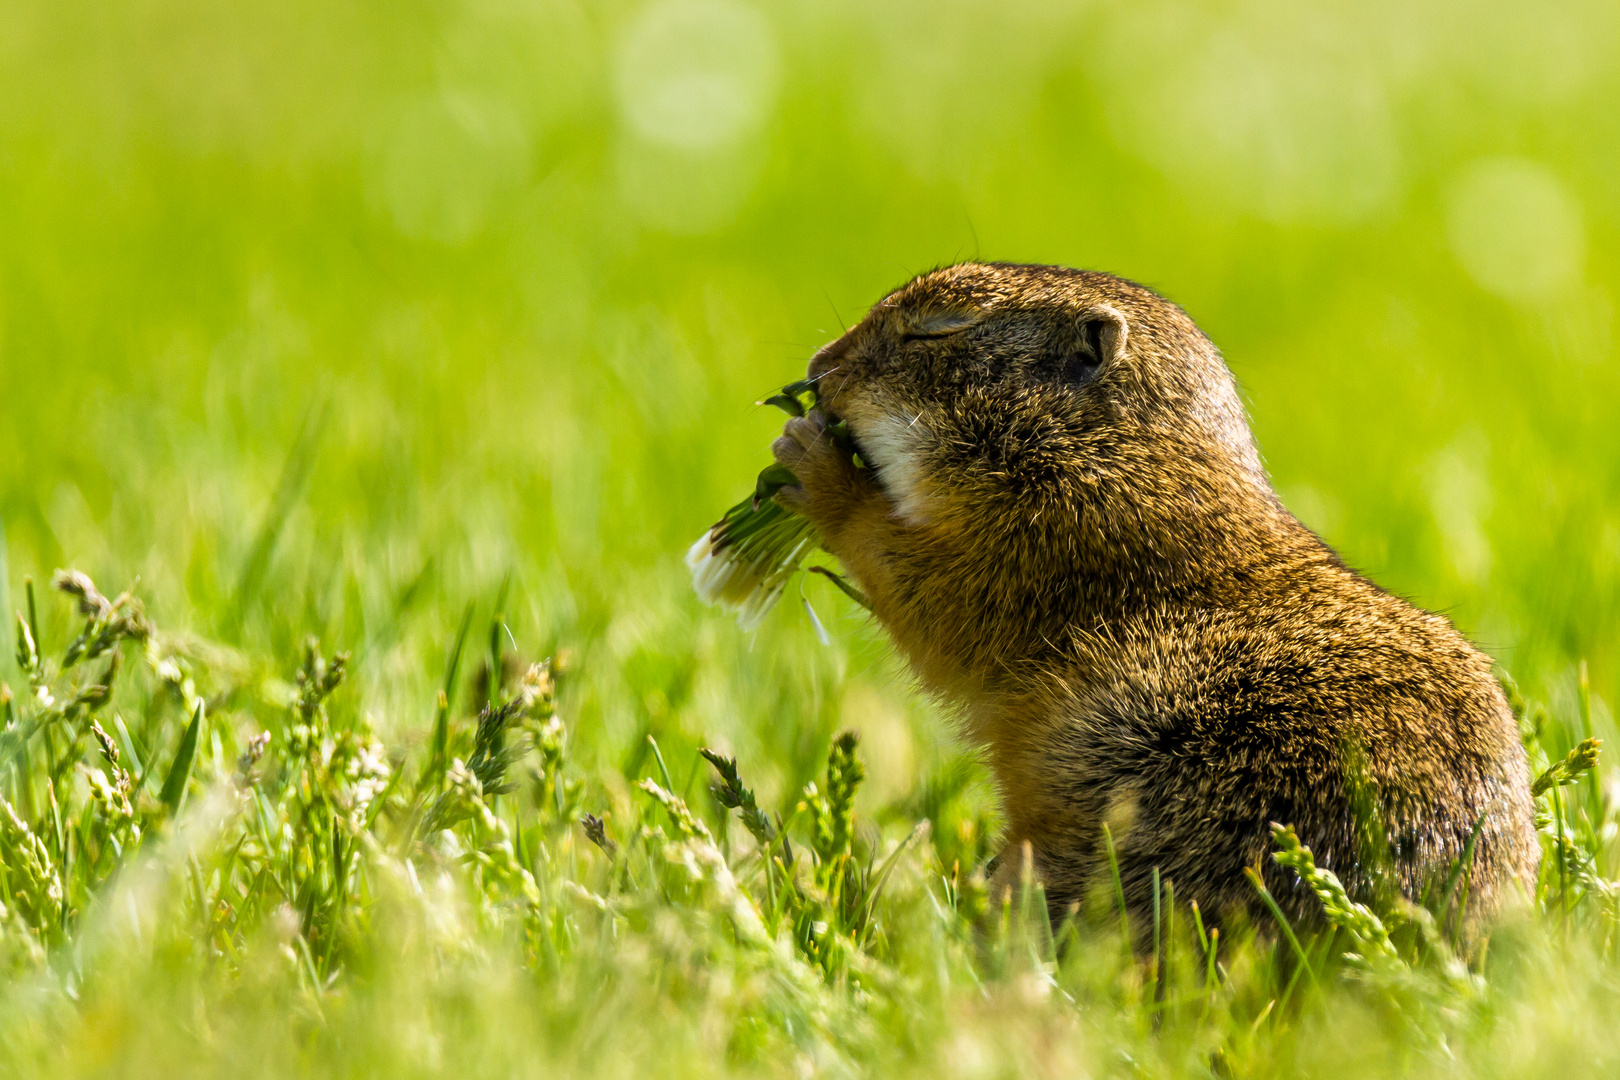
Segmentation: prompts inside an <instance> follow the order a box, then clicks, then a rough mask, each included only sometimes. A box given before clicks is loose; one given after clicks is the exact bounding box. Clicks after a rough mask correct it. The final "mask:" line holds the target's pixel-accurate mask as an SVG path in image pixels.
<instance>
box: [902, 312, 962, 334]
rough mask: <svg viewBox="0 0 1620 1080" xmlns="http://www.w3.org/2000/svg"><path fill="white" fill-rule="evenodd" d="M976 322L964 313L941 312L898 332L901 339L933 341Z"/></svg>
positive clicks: (958, 331) (956, 332)
mask: <svg viewBox="0 0 1620 1080" xmlns="http://www.w3.org/2000/svg"><path fill="white" fill-rule="evenodd" d="M977 324H978V320H977V319H974V318H970V317H968V316H966V315H958V314H955V313H950V312H942V313H940V314H938V315H929V316H925V317H924V318H922V319H920V320H918V321H917V322H916V323H915V324H913V325H911V326H908V327H907V328H906V329H905V330H904V331H902V332H901V334H900V340H901V341H933V340H934V339H936V338H947V337H953V336H955V335H956V334H960V333H962V332H963V331H965V330H971V329H973V327H974V326H976V325H977Z"/></svg>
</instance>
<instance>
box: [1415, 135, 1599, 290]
mask: <svg viewBox="0 0 1620 1080" xmlns="http://www.w3.org/2000/svg"><path fill="white" fill-rule="evenodd" d="M1446 211H1447V212H1446V231H1447V235H1448V239H1449V240H1450V241H1451V250H1452V251H1453V252H1454V253H1455V254H1456V256H1457V259H1458V261H1459V262H1461V263H1462V265H1463V269H1465V270H1467V271H1468V274H1469V276H1470V277H1472V278H1473V279H1474V281H1475V282H1477V283H1478V284H1479V286H1480V287H1481V288H1483V289H1485V290H1487V291H1489V292H1492V293H1494V294H1496V295H1497V296H1500V297H1502V298H1504V299H1507V300H1513V301H1517V302H1521V303H1536V302H1540V301H1545V300H1548V299H1551V298H1552V297H1554V296H1556V295H1558V294H1559V293H1561V292H1563V291H1565V290H1566V289H1568V288H1569V287H1570V286H1572V285H1575V284H1577V283H1578V282H1579V281H1580V278H1581V274H1582V270H1583V268H1584V264H1585V261H1586V233H1585V226H1584V223H1583V221H1582V214H1581V207H1580V204H1579V203H1578V202H1576V200H1575V197H1574V196H1573V195H1571V194H1570V192H1569V190H1568V189H1567V188H1565V186H1564V185H1563V184H1562V183H1560V182H1559V180H1558V178H1557V177H1556V176H1554V175H1553V174H1552V173H1551V172H1550V171H1548V170H1547V168H1546V167H1544V166H1542V165H1540V164H1538V163H1537V162H1534V161H1529V160H1526V159H1523V158H1490V159H1486V160H1483V161H1478V162H1475V163H1474V164H1473V165H1472V166H1470V167H1469V168H1468V169H1467V170H1466V171H1465V172H1464V173H1463V175H1462V176H1461V177H1459V178H1458V179H1457V181H1456V182H1455V183H1454V184H1453V185H1452V188H1451V192H1450V197H1449V199H1448V204H1447V208H1446Z"/></svg>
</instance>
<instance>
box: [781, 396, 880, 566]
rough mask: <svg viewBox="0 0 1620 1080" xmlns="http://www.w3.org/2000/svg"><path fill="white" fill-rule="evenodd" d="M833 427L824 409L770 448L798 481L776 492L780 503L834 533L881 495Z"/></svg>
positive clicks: (790, 426) (791, 426) (789, 427)
mask: <svg viewBox="0 0 1620 1080" xmlns="http://www.w3.org/2000/svg"><path fill="white" fill-rule="evenodd" d="M828 426H829V420H828V417H827V414H826V413H824V412H822V411H821V410H820V409H812V410H811V411H810V412H809V413H808V414H806V415H804V416H800V417H795V418H794V419H792V420H789V421H788V422H787V424H786V426H784V427H783V429H782V435H781V437H780V438H778V439H777V440H776V441H775V442H774V443H772V444H771V453H772V454H774V455H775V457H776V461H777V464H779V465H782V466H784V467H786V468H787V470H788V471H789V472H791V473H792V474H793V475H794V476H795V477H797V478H798V483H796V484H788V485H787V486H785V487H783V488H781V489H780V490H778V491H777V492H776V495H775V499H776V501H777V502H778V503H780V504H781V505H782V506H783V507H785V508H787V509H788V510H791V511H793V512H794V513H796V514H803V515H804V516H805V517H807V518H809V519H810V520H811V521H812V522H814V523H815V525H816V527H817V528H819V529H820V530H821V531H822V532H823V533H824V534H828V535H831V534H833V533H835V532H837V531H838V529H839V528H840V527H841V526H842V525H843V524H844V522H846V521H847V520H848V519H849V517H850V515H851V513H852V512H853V511H854V509H855V508H856V507H857V506H859V505H860V504H862V503H863V502H865V501H867V500H869V499H871V498H873V497H874V496H877V495H878V494H879V493H878V488H877V485H876V484H875V483H874V482H873V480H872V477H871V474H870V472H869V471H868V470H866V469H863V468H860V467H858V466H857V465H856V464H855V461H854V455H853V453H852V452H851V451H850V450H849V449H848V448H847V447H840V446H839V445H838V443H837V442H836V441H835V440H834V439H833V436H832V432H831V431H829V430H828Z"/></svg>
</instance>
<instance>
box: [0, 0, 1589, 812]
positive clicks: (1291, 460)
mask: <svg viewBox="0 0 1620 1080" xmlns="http://www.w3.org/2000/svg"><path fill="white" fill-rule="evenodd" d="M1616 102H1620V7H1617V6H1616V5H1614V4H1612V3H1607V2H1594V3H1585V4H1548V5H1533V6H1532V5H1523V4H1515V3H1507V2H1497V0H1491V2H1489V3H1483V4H1482V3H1479V2H1470V3H1462V2H1439V3H1410V2H1400V3H1395V2H1386V0H1370V2H1368V0H1359V2H1355V3H1319V4H1308V5H1302V4H1295V3H1285V2H1266V0H1260V2H1244V0H1232V2H1221V3H1205V4H1188V3H1182V2H1174V3H1172V2H1168V0H1150V2H1134V3H1081V4H1059V3H1052V2H1034V0H998V2H995V3H990V2H980V0H943V2H941V0H935V2H933V3H920V2H915V3H913V2H904V3H901V2H895V3H879V4H874V3H871V2H860V3H857V2H853V0H813V2H812V0H800V2H793V3H780V4H769V5H767V4H753V3H745V2H743V0H655V2H653V3H650V4H627V3H616V2H610V3H593V4H570V3H556V2H549V0H465V2H460V0H434V2H419V0H396V2H394V3H386V4H385V3H356V2H344V0H323V2H320V3H314V2H309V0H279V2H276V3H268V2H240V0H239V2H233V3H222V2H218V0H116V2H110V0H98V2H95V3H89V2H81V0H6V2H5V3H4V4H3V6H0V522H3V525H4V541H5V542H4V545H3V546H0V551H3V552H4V555H5V558H6V560H7V566H6V567H5V572H4V573H3V574H0V592H9V600H8V599H7V597H6V596H4V595H0V601H6V603H7V606H8V607H15V606H17V605H18V604H19V603H20V594H19V589H20V584H21V581H22V578H23V576H24V575H32V576H33V577H34V578H35V579H36V580H38V579H40V578H41V577H43V576H48V574H49V573H50V571H51V570H52V569H53V568H54V567H56V566H65V565H73V566H77V567H80V568H82V569H84V570H86V571H88V572H90V573H92V574H93V575H95V577H96V578H97V580H98V581H99V582H100V583H101V584H102V585H103V586H104V587H105V588H107V589H108V590H109V591H112V590H115V589H119V588H124V587H127V586H128V585H129V584H130V583H131V582H132V581H133V580H134V579H135V578H137V577H138V578H139V581H140V584H139V590H140V592H141V593H142V595H144V596H145V597H146V598H147V599H148V602H149V606H150V608H151V610H152V613H153V616H154V618H155V620H156V621H157V622H158V624H159V625H160V626H163V627H166V628H168V629H170V630H175V631H184V632H191V633H195V634H197V635H199V636H202V637H208V638H214V639H218V640H221V641H224V642H226V643H235V644H240V645H244V646H254V647H255V648H257V647H259V646H264V645H268V646H270V647H271V648H272V650H273V651H274V653H275V654H276V655H279V656H282V657H284V658H288V665H289V667H290V663H291V659H290V658H291V657H292V656H293V655H294V654H295V652H296V650H297V648H298V645H299V642H300V641H301V640H302V638H303V636H304V635H305V634H309V633H315V634H318V635H320V636H321V638H322V639H323V641H324V642H325V643H326V644H327V645H328V646H330V647H337V648H348V649H351V650H353V651H354V652H355V654H356V661H355V663H356V672H357V682H358V686H359V688H358V690H356V691H353V692H355V693H357V694H358V695H359V701H360V703H361V706H362V707H363V708H364V709H365V711H367V712H368V713H370V714H371V715H372V717H373V720H374V722H375V723H376V724H377V725H378V726H379V727H380V728H381V729H383V730H384V731H385V732H388V733H390V734H391V735H393V736H395V737H398V738H402V739H405V740H407V741H408V740H410V739H412V738H419V737H420V734H419V733H420V732H421V730H422V729H423V727H424V726H425V724H426V723H427V721H428V719H429V717H430V715H431V709H432V695H433V687H434V686H435V685H436V684H437V682H438V681H439V679H440V677H441V672H442V666H443V663H444V660H443V657H444V654H445V652H446V651H447V650H448V648H449V646H450V642H451V641H452V640H453V638H454V635H455V628H456V626H457V625H458V624H459V621H460V619H461V615H462V611H463V609H464V606H465V605H466V604H467V603H468V602H475V603H476V604H477V605H480V606H481V610H483V611H484V612H486V613H487V612H488V611H489V610H490V609H491V607H492V605H493V604H494V603H495V598H496V596H497V595H498V594H499V592H500V589H501V585H502V582H503V581H505V580H506V579H507V578H508V576H509V575H510V581H511V591H510V596H509V599H508V601H507V604H506V605H505V606H506V609H507V613H508V617H509V620H510V622H511V626H512V632H513V635H514V639H515V640H516V641H517V643H518V644H519V646H520V648H521V649H522V650H523V651H525V652H528V653H545V652H550V651H552V650H554V649H556V648H558V647H564V646H566V647H568V648H570V649H572V650H574V653H575V655H576V670H577V672H578V675H577V676H576V677H575V679H574V683H573V688H572V690H571V691H570V693H571V694H572V697H571V699H570V704H569V705H568V709H569V715H570V722H571V724H572V725H573V729H574V731H575V734H576V737H577V738H578V739H579V740H580V742H581V745H582V746H583V747H584V752H586V753H587V754H590V753H595V754H601V755H608V756H610V757H622V756H624V755H629V754H634V753H638V752H639V750H638V748H639V747H640V746H642V745H643V743H642V741H641V740H640V739H639V738H638V737H637V736H638V735H639V734H640V733H642V732H645V731H654V732H656V733H658V734H659V736H660V738H661V739H663V740H665V741H666V743H668V742H670V741H673V742H675V743H676V744H677V745H679V744H682V743H683V742H684V744H685V745H686V746H687V747H688V749H689V748H690V746H692V745H695V744H696V742H697V741H699V740H706V741H707V742H708V743H709V744H710V745H722V746H728V747H731V748H733V749H734V750H735V751H736V752H738V753H740V754H741V755H742V756H743V757H744V759H745V762H746V763H748V764H750V766H751V768H752V770H753V774H754V775H760V774H762V773H763V774H764V775H765V776H766V777H770V776H771V775H772V770H776V778H775V779H774V780H771V779H766V782H765V784H764V785H763V786H765V787H766V788H767V789H768V790H780V787H781V785H782V784H783V783H790V782H802V780H803V779H805V778H807V777H808V770H810V769H812V768H813V767H814V766H815V764H816V762H817V759H818V758H819V757H820V755H821V754H822V753H823V751H824V747H825V740H826V735H827V733H828V732H830V731H831V730H833V729H834V728H835V727H837V726H838V725H840V724H850V723H853V724H855V725H857V726H861V727H862V728H863V729H864V730H865V731H866V732H867V739H868V751H867V754H866V756H867V759H868V760H869V761H870V762H871V764H872V768H873V771H874V774H875V779H876V785H875V789H874V790H875V792H876V795H877V796H885V795H887V796H891V797H892V796H893V795H895V794H896V793H898V792H901V791H904V790H906V789H907V788H908V787H909V786H910V784H911V783H912V777H913V775H914V772H915V770H916V768H917V767H919V763H920V762H922V761H924V760H925V759H927V758H929V757H930V756H934V755H938V754H939V753H941V752H942V751H941V749H940V748H941V747H942V746H945V745H948V744H946V743H945V742H944V741H943V740H944V738H945V737H944V735H943V733H942V729H941V727H940V726H939V725H938V724H936V723H935V722H934V721H933V720H932V719H930V718H929V717H928V715H927V714H926V711H925V710H923V708H922V707H921V706H919V705H917V704H916V703H915V702H914V701H913V700H912V698H911V696H910V695H909V693H908V691H907V688H906V684H905V681H904V678H903V677H902V676H901V674H900V673H899V672H898V671H897V670H896V668H895V666H894V664H893V662H892V661H891V660H889V659H888V658H887V653H886V650H885V647H884V646H883V644H882V642H881V639H880V638H879V637H878V636H877V635H876V634H875V633H874V632H873V631H871V630H870V629H869V628H866V627H864V626H863V623H862V621H861V619H859V618H858V617H857V613H855V612H853V611H851V609H850V605H849V604H847V603H846V602H844V601H842V599H841V598H839V597H837V595H836V594H834V593H833V592H832V590H831V589H830V588H828V587H827V586H826V585H825V583H821V584H816V585H807V586H806V594H807V595H809V596H810V597H811V599H813V600H814V602H815V604H816V606H817V610H818V611H819V612H820V613H821V616H822V618H823V619H824V620H825V621H826V622H827V623H828V624H829V627H830V628H831V629H832V631H833V635H834V638H835V643H834V645H833V646H832V647H830V648H823V647H821V646H820V645H818V644H816V642H815V638H814V635H813V634H812V633H811V631H810V629H809V628H808V623H807V620H806V618H805V616H804V615H803V613H802V611H801V610H799V609H798V606H797V598H796V596H795V595H794V594H793V593H792V592H790V594H789V598H788V599H789V602H788V603H784V604H783V605H782V608H781V610H779V611H778V612H776V613H775V614H774V615H773V616H772V617H771V619H770V620H769V621H768V623H767V625H766V627H765V628H764V629H763V630H762V631H761V632H760V633H759V635H758V637H757V640H754V641H749V640H747V639H746V638H744V637H743V636H742V635H741V634H740V633H739V632H738V631H737V630H736V628H735V627H734V626H733V625H731V624H730V623H729V622H728V621H727V620H726V619H725V618H724V617H723V616H721V615H718V614H715V613H712V612H707V611H704V610H703V609H701V608H700V607H699V606H698V604H697V603H696V601H695V600H694V599H693V598H692V597H691V596H690V594H689V589H688V587H687V583H686V577H685V571H684V569H683V568H682V566H681V561H680V560H681V555H682V553H683V552H684V549H685V547H686V545H687V544H688V543H689V542H690V541H691V540H692V539H693V538H694V537H695V536H696V535H697V534H698V533H699V532H700V531H701V530H702V529H703V528H704V527H706V526H707V525H708V524H709V523H710V522H711V521H712V520H713V519H714V518H715V517H716V515H717V514H718V512H719V511H720V510H722V509H723V508H724V507H725V506H727V505H729V504H730V503H731V502H732V501H734V500H735V498H736V497H738V496H739V495H740V494H741V493H742V492H743V491H744V490H746V489H747V487H748V485H749V484H750V483H751V481H752V477H753V474H754V472H755V471H757V469H758V468H759V467H761V466H762V465H763V464H765V462H766V461H767V451H766V448H767V446H768V443H769V440H770V438H771V436H772V434H773V432H774V430H775V429H776V427H777V426H778V424H779V422H780V420H781V417H780V415H779V414H777V413H775V412H774V410H769V409H759V408H756V407H754V406H753V404H752V402H753V401H754V400H755V399H756V398H758V397H760V396H761V395H762V394H763V393H765V392H768V391H769V390H770V389H771V388H773V387H775V386H779V385H780V384H781V383H783V382H784V381H786V380H788V379H789V378H792V377H794V376H795V375H796V373H798V372H800V371H801V370H802V367H803V364H804V362H805V360H806V358H807V357H808V356H809V354H810V353H811V352H812V351H813V350H814V348H816V347H817V346H818V345H820V344H821V343H823V342H825V341H827V340H829V339H830V338H832V337H834V336H836V335H837V334H838V332H839V330H840V326H841V325H842V324H847V323H849V322H852V321H853V320H855V319H856V318H858V317H859V316H860V314H861V313H862V312H863V310H864V309H865V307H866V306H867V305H869V304H870V303H872V302H873V301H874V300H876V299H877V298H878V297H879V296H880V295H881V294H882V293H883V292H884V291H885V290H887V289H888V288H890V287H892V286H894V285H896V284H898V283H900V282H901V281H903V280H904V279H906V278H907V277H908V276H910V275H911V274H914V273H916V272H918V271H921V270H924V269H927V268H929V267H931V266H934V265H937V264H940V263H946V262H950V261H953V260H957V259H963V258H969V257H975V256H977V257H985V258H995V259H1008V260H1018V261H1038V262H1055V263H1064V264H1069V265H1075V266H1083V267H1089V268H1096V269H1103V270H1108V271H1112V272H1114V273H1118V274H1121V275H1124V276H1127V277H1130V278H1133V279H1136V280H1138V281H1141V282H1144V283H1146V284H1148V285H1150V286H1152V287H1154V288H1156V289H1158V290H1160V291H1161V292H1163V293H1164V294H1166V295H1167V296H1169V297H1170V298H1172V299H1174V300H1176V301H1177V302H1179V303H1181V304H1182V305H1183V306H1185V307H1186V308H1187V309H1188V310H1189V311H1190V312H1191V313H1192V315H1193V316H1194V317H1195V318H1196V319H1197V320H1198V321H1199V322H1200V324H1201V325H1202V326H1203V327H1204V328H1205V329H1206V331H1207V332H1208V333H1209V334H1210V336H1211V337H1212V338H1213V339H1214V340H1215V342H1216V343H1217V344H1218V345H1219V346H1220V347H1221V348H1222V349H1223V350H1224V352H1225V354H1226V356H1227V358H1228V360H1229V362H1230V364H1231V366H1232V368H1233V369H1234V371H1235V372H1236V373H1237V376H1238V378H1239V380H1240V382H1241V384H1242V386H1243V390H1244V392H1245V394H1246V396H1247V398H1248V401H1249V403H1250V406H1251V410H1252V415H1253V421H1254V426H1255V429H1256V433H1257V436H1258V438H1259V442H1260V445H1261V447H1262V450H1263V452H1264V454H1265V456H1266V459H1267V462H1268V463H1269V466H1270V468H1271V469H1272V471H1273V474H1274V476H1275V479H1276V482H1277V484H1278V487H1279V489H1280V490H1281V491H1282V493H1283V495H1284V498H1285V500H1286V501H1287V502H1288V504H1289V505H1290V506H1291V507H1292V508H1293V509H1294V510H1295V511H1296V512H1297V513H1298V514H1299V515H1300V516H1301V517H1302V518H1303V519H1304V520H1305V521H1306V522H1307V523H1308V524H1310V525H1311V526H1312V527H1314V528H1316V529H1317V530H1318V531H1320V532H1321V533H1322V534H1323V535H1324V536H1325V537H1326V538H1327V539H1328V540H1329V541H1330V542H1331V543H1333V544H1334V545H1335V546H1336V547H1338V548H1339V550H1340V551H1341V552H1342V553H1343V554H1344V555H1345V557H1346V558H1347V560H1348V561H1350V562H1351V563H1352V564H1354V565H1356V566H1359V567H1362V568H1364V569H1365V570H1367V571H1368V572H1369V573H1371V574H1372V576H1374V577H1375V578H1376V579H1377V580H1379V581H1380V582H1381V583H1383V584H1385V585H1386V586H1388V587H1389V588H1391V589H1393V590H1395V591H1397V592H1400V593H1403V594H1406V595H1409V596H1412V597H1413V598H1415V599H1416V600H1417V601H1418V602H1419V603H1422V604H1424V605H1426V606H1429V607H1433V608H1437V609H1441V610H1444V611H1446V612H1448V613H1449V614H1451V615H1452V617H1453V618H1454V619H1456V620H1457V622H1458V623H1459V624H1460V625H1461V626H1462V627H1463V628H1464V629H1465V630H1466V631H1467V632H1469V633H1470V634H1471V635H1473V636H1474V637H1475V638H1476V639H1477V640H1479V641H1480V642H1481V643H1483V644H1484V645H1485V646H1486V647H1487V648H1488V649H1490V650H1491V651H1492V652H1493V653H1494V654H1495V655H1496V656H1498V657H1499V658H1501V659H1502V661H1503V662H1504V664H1505V665H1506V666H1507V667H1508V668H1509V669H1510V670H1511V671H1512V672H1513V673H1514V674H1515V675H1516V676H1517V677H1518V678H1519V679H1520V681H1521V682H1523V683H1525V684H1527V687H1528V688H1530V689H1532V690H1533V692H1536V693H1538V694H1542V695H1544V696H1546V697H1548V698H1549V699H1550V700H1551V701H1552V702H1553V703H1554V706H1555V708H1560V707H1563V709H1564V711H1566V712H1567V707H1568V703H1569V702H1570V700H1571V695H1572V694H1573V687H1574V685H1575V678H1576V676H1575V671H1576V665H1577V664H1578V662H1579V661H1580V660H1582V659H1585V660H1587V661H1588V662H1589V664H1590V670H1591V674H1592V680H1593V685H1594V688H1595V690H1596V691H1597V692H1598V694H1599V695H1600V698H1601V699H1606V700H1607V701H1613V700H1615V691H1616V689H1617V687H1620V682H1617V674H1616V663H1617V661H1620V653H1617V649H1616V638H1617V634H1616V631H1617V629H1620V626H1617V620H1620V614H1617V613H1620V604H1617V600H1620V595H1617V593H1620V435H1617V430H1620V374H1617V367H1616V348H1615V333H1616V329H1615V310H1614V309H1615V295H1616V288H1617V285H1620V263H1617V261H1616V251H1617V247H1616V242H1615V241H1616V238H1617V235H1620V218H1617V214H1620V210H1617V208H1620V109H1617V108H1616ZM58 606H59V605H55V604H52V605H47V607H48V608H49V609H50V610H46V607H42V609H41V617H42V618H46V619H47V620H49V619H50V618H53V617H54V615H55V609H56V608H57V607H58ZM55 632H57V633H60V632H62V626H61V625H58V626H57V629H56V631H55ZM47 636H49V634H48V635H47ZM7 651H9V650H7ZM0 663H5V664H10V660H9V658H7V659H5V660H3V661H0ZM348 692H350V691H347V690H346V691H345V693H348ZM1599 711H1600V718H1604V719H1603V722H1604V725H1605V726H1607V720H1606V717H1607V712H1606V709H1605V708H1604V707H1603V706H1602V705H1601V703H1600V706H1599ZM216 752H217V750H216ZM682 760H685V759H684V758H683V759H682ZM765 763H769V768H767V767H766V766H765ZM682 767H683V768H684V766H682ZM794 774H798V775H794Z"/></svg>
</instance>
